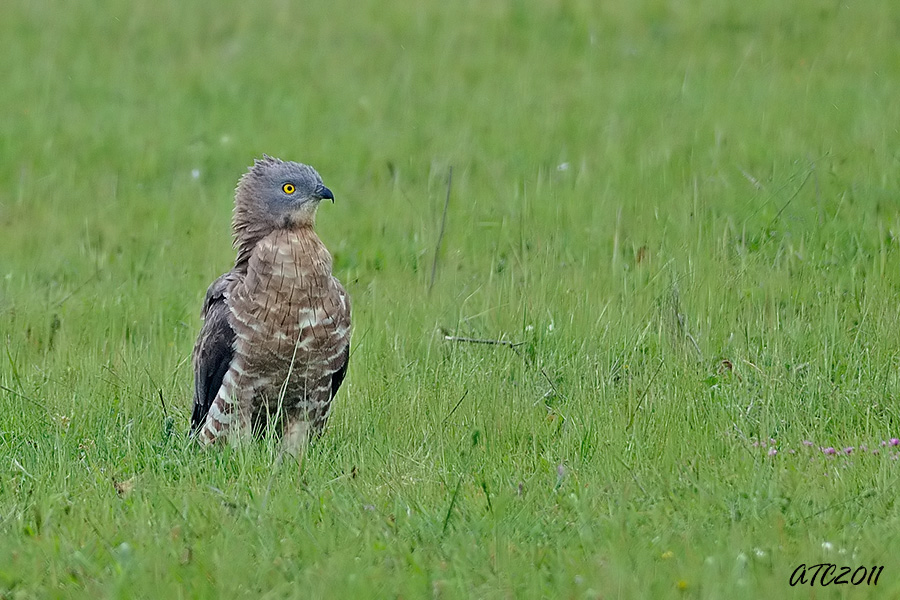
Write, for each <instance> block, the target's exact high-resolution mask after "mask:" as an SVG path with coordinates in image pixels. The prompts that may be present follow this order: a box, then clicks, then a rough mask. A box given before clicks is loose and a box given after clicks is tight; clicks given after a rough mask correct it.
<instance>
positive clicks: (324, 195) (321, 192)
mask: <svg viewBox="0 0 900 600" xmlns="http://www.w3.org/2000/svg"><path fill="white" fill-rule="evenodd" d="M316 196H318V197H319V199H320V200H331V203H332V204H334V194H332V193H331V190H329V189H328V188H327V187H325V186H324V185H320V186H319V187H318V188H316Z"/></svg>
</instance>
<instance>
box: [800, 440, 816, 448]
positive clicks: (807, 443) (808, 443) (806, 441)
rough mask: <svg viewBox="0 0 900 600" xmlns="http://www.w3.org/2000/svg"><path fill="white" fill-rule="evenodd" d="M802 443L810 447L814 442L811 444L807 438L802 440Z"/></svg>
mask: <svg viewBox="0 0 900 600" xmlns="http://www.w3.org/2000/svg"><path fill="white" fill-rule="evenodd" d="M803 445H804V446H809V447H812V446H814V445H815V444H813V443H812V442H811V441H809V440H803Z"/></svg>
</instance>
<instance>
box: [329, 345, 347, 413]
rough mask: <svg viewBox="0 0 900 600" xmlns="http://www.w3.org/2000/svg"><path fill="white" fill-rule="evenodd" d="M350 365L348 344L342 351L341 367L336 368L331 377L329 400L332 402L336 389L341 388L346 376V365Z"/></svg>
mask: <svg viewBox="0 0 900 600" xmlns="http://www.w3.org/2000/svg"><path fill="white" fill-rule="evenodd" d="M348 364H350V344H347V348H346V350H344V355H343V356H342V357H341V366H340V367H338V370H337V371H335V372H334V375H332V376H331V399H332V400H334V397H335V396H336V395H337V392H338V388H340V387H341V384H342V383H343V382H344V377H346V376H347V365H348Z"/></svg>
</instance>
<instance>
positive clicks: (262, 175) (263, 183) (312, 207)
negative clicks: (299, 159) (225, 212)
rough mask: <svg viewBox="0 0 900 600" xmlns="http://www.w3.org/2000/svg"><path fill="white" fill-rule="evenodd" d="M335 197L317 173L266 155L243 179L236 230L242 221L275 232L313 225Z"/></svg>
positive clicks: (255, 162) (257, 161)
mask: <svg viewBox="0 0 900 600" xmlns="http://www.w3.org/2000/svg"><path fill="white" fill-rule="evenodd" d="M326 199H327V200H331V201H332V202H333V201H334V195H333V194H332V193H331V190H329V189H328V188H327V187H325V184H323V183H322V178H321V177H320V176H319V174H318V173H317V172H316V170H315V169H313V168H312V167H310V166H309V165H303V164H300V163H295V162H291V161H284V160H280V159H278V158H272V157H270V156H266V155H263V158H262V159H258V160H256V161H254V163H253V166H252V167H250V169H249V170H248V171H247V173H245V174H244V176H243V177H241V180H240V181H239V182H238V185H237V190H236V191H235V206H234V211H235V213H234V214H235V226H236V227H237V226H238V225H239V222H238V221H239V220H240V219H239V217H247V218H250V219H252V220H253V221H255V222H256V223H257V224H259V225H263V224H265V225H268V226H270V227H273V228H277V227H292V226H296V225H307V224H308V225H312V224H313V222H314V221H315V215H316V208H317V207H318V206H319V202H320V201H322V200H326Z"/></svg>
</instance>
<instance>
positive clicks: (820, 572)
mask: <svg viewBox="0 0 900 600" xmlns="http://www.w3.org/2000/svg"><path fill="white" fill-rule="evenodd" d="M882 571H884V566H880V567H879V566H877V565H876V566H873V567H871V568H866V567H856V569H854V568H853V567H846V566H840V567H839V566H838V565H836V564H834V563H820V564H817V565H809V566H807V565H806V563H804V564H801V565H800V566H799V567H797V568H796V569H794V572H793V573H791V579H790V581H789V582H788V583H790V584H791V587H794V586H795V585H798V584H799V585H804V584H807V583H808V584H809V585H810V587H814V586H815V585H816V584H818V585H820V586H822V587H826V586H829V585H846V584H848V583H849V584H850V585H863V584H865V585H878V578H879V577H880V576H881V572H882Z"/></svg>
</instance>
